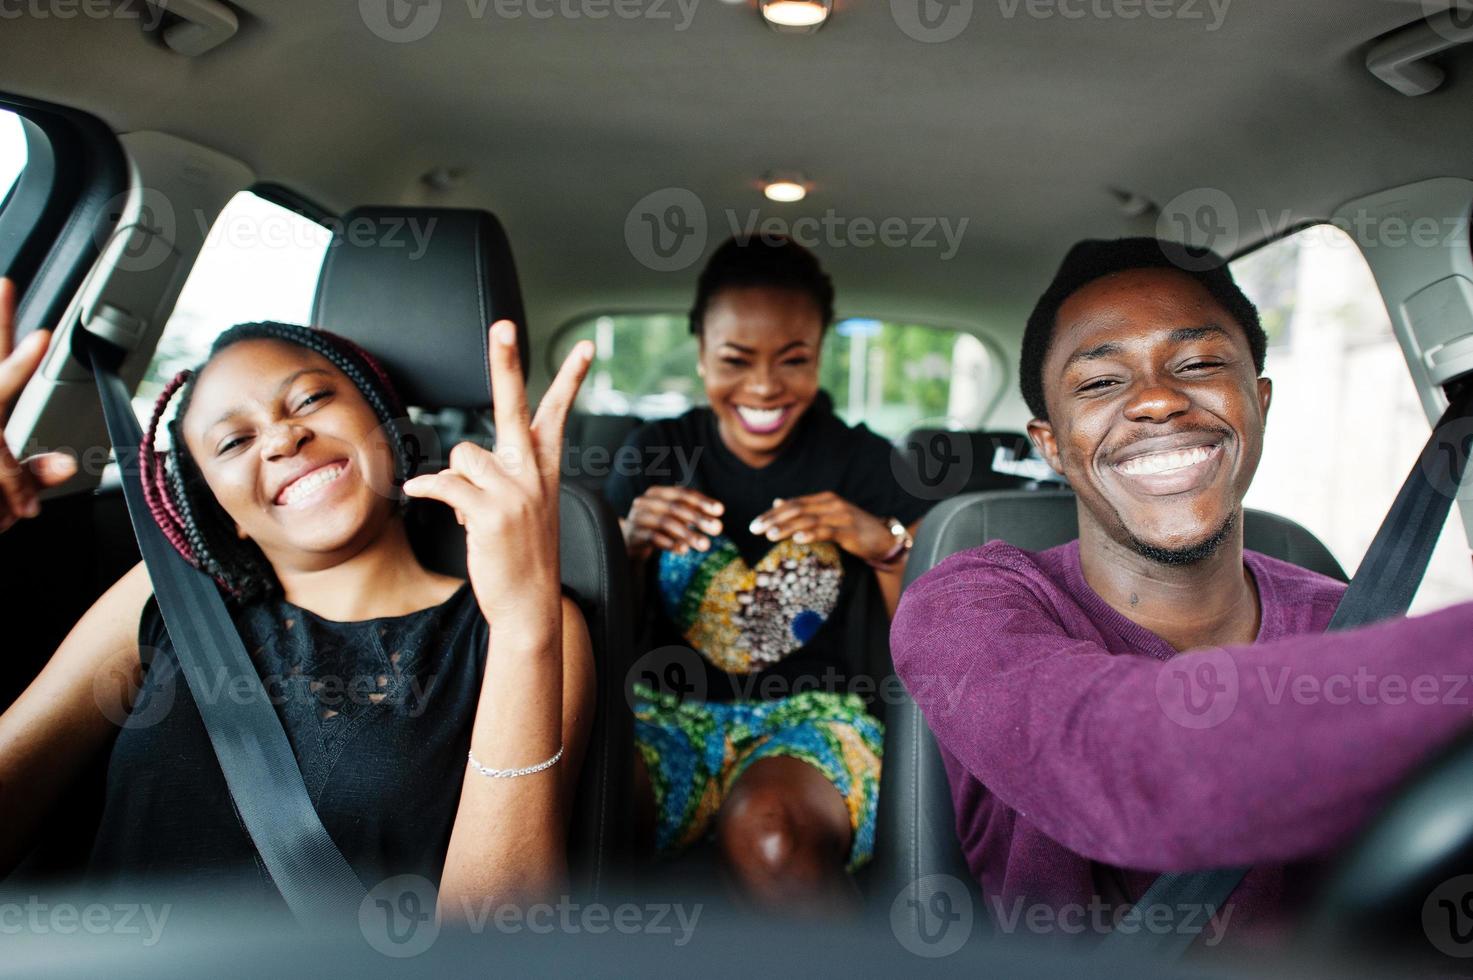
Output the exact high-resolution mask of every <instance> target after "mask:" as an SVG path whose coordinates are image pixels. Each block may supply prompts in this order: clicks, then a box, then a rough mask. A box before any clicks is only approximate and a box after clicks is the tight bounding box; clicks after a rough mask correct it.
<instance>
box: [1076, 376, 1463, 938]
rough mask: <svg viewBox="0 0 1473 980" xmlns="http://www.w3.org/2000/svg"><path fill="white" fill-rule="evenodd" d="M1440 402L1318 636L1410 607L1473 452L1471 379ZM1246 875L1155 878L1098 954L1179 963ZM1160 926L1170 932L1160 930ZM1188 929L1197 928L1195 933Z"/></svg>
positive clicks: (1227, 872)
mask: <svg viewBox="0 0 1473 980" xmlns="http://www.w3.org/2000/svg"><path fill="white" fill-rule="evenodd" d="M1447 396H1448V405H1447V411H1445V412H1443V413H1442V417H1441V418H1440V419H1438V420H1437V424H1436V425H1435V426H1433V427H1432V435H1431V436H1430V437H1428V439H1427V444H1426V445H1425V446H1423V447H1422V452H1421V453H1420V454H1418V456H1417V461H1416V463H1415V464H1414V465H1413V466H1412V472H1411V473H1410V474H1409V475H1408V476H1407V478H1406V482H1405V483H1403V484H1402V486H1401V490H1400V491H1399V492H1398V493H1397V495H1396V499H1395V500H1394V501H1392V504H1391V509H1390V510H1389V511H1387V512H1386V518H1385V520H1383V521H1382V522H1381V528H1380V530H1378V531H1377V532H1376V537H1375V539H1374V540H1372V541H1371V546H1370V548H1369V549H1367V551H1366V556H1365V558H1363V559H1361V563H1360V567H1359V568H1357V569H1356V570H1355V575H1354V576H1352V577H1351V580H1350V585H1349V586H1347V587H1346V589H1345V594H1344V595H1342V596H1341V597H1340V604H1339V605H1338V606H1336V607H1335V614H1334V615H1333V616H1332V617H1330V623H1329V625H1328V626H1326V627H1325V632H1327V633H1328V632H1334V631H1335V630H1348V629H1355V628H1356V627H1359V626H1368V625H1370V624H1371V623H1376V622H1380V621H1381V620H1383V619H1390V618H1391V617H1393V616H1403V615H1405V614H1406V611H1407V610H1408V609H1410V608H1411V605H1412V597H1413V596H1415V595H1416V593H1417V587H1418V586H1420V585H1421V584H1422V576H1423V575H1425V574H1426V573H1427V564H1428V562H1430V561H1431V560H1432V549H1433V547H1434V546H1435V545H1436V544H1437V538H1438V536H1439V535H1440V534H1441V533H1442V528H1443V525H1445V524H1446V523H1447V517H1448V512H1449V511H1450V510H1451V509H1452V503H1453V499H1454V498H1455V497H1456V496H1457V494H1458V487H1459V486H1460V485H1461V484H1462V482H1463V471H1464V468H1465V467H1466V465H1467V462H1468V456H1469V452H1470V448H1473V446H1470V443H1473V427H1470V426H1469V425H1468V422H1469V420H1470V418H1473V378H1464V379H1462V380H1460V381H1459V382H1458V383H1456V384H1455V385H1450V386H1448V388H1447ZM1247 873H1248V869H1247V868H1219V869H1215V870H1212V871H1183V872H1176V873H1171V874H1163V875H1161V876H1160V877H1159V878H1157V879H1156V880H1155V881H1153V882H1151V887H1150V888H1147V889H1146V893H1145V894H1144V895H1142V896H1141V898H1140V901H1138V902H1136V903H1135V905H1134V906H1132V907H1131V909H1130V910H1129V911H1128V912H1127V913H1126V914H1125V915H1124V916H1122V917H1121V919H1120V922H1119V923H1117V924H1116V926H1115V930H1114V931H1113V932H1111V933H1110V934H1109V935H1108V936H1106V937H1105V939H1104V942H1103V943H1102V944H1101V947H1100V948H1101V950H1108V951H1110V952H1126V951H1129V952H1132V953H1137V954H1147V955H1152V954H1154V955H1157V956H1163V957H1166V958H1168V959H1175V958H1177V957H1179V956H1181V955H1182V954H1183V953H1185V952H1186V951H1187V948H1188V947H1189V946H1191V945H1192V942H1193V941H1194V940H1195V939H1196V938H1197V935H1198V934H1199V933H1200V931H1201V929H1202V928H1205V927H1206V918H1204V917H1201V916H1200V913H1201V911H1203V910H1205V909H1211V910H1212V913H1211V914H1212V915H1215V914H1217V912H1218V911H1219V910H1220V909H1221V908H1222V907H1223V905H1224V904H1225V903H1226V902H1227V899H1228V896H1229V895H1231V894H1232V892H1233V889H1235V888H1237V887H1238V883H1239V882H1241V881H1242V880H1243V876H1244V875H1246V874H1247ZM1183 914H1185V915H1187V916H1190V917H1191V918H1190V919H1189V920H1188V921H1187V922H1186V923H1183V922H1181V921H1180V917H1181V916H1182V915H1183ZM1143 920H1148V921H1150V922H1151V923H1152V924H1151V926H1150V927H1149V929H1147V928H1143V927H1142V922H1143ZM1166 922H1169V923H1170V924H1171V925H1170V928H1166V927H1165V926H1163V925H1162V923H1166ZM1192 923H1201V925H1200V926H1198V927H1197V928H1196V930H1195V931H1194V930H1192V929H1191V928H1190V925H1191V924H1192Z"/></svg>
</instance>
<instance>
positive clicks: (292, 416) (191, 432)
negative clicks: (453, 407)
mask: <svg viewBox="0 0 1473 980" xmlns="http://www.w3.org/2000/svg"><path fill="white" fill-rule="evenodd" d="M13 296H14V294H13V290H12V289H11V288H10V285H9V283H6V282H4V281H3V280H0V355H5V354H9V353H10V342H9V341H10V323H11V316H10V314H11V310H12V309H13ZM42 339H43V341H44V338H42ZM44 350H45V344H44V342H42V341H37V340H35V339H28V343H27V344H26V345H22V347H21V348H20V349H18V350H17V351H16V352H15V353H14V354H13V355H11V356H9V357H8V358H7V359H6V360H5V361H4V363H3V364H0V401H3V402H4V403H5V404H6V405H8V404H9V402H10V401H11V400H13V398H14V397H15V395H16V394H17V393H18V392H19V390H20V388H21V387H22V386H23V385H24V383H25V380H26V378H27V377H29V375H30V373H31V372H32V371H34V369H35V367H36V364H37V363H39V361H40V357H41V354H42V353H43V352H44ZM489 350H490V359H491V373H492V378H493V381H494V383H495V386H496V395H497V398H496V400H495V404H496V415H497V430H498V434H499V435H500V440H499V445H498V447H497V451H496V453H494V454H493V453H491V452H488V451H486V450H484V449H481V448H479V447H477V446H474V445H471V444H468V443H467V444H463V445H460V446H457V447H456V448H455V450H454V451H453V452H452V453H451V455H450V467H449V468H448V469H446V470H444V471H442V472H440V473H437V474H434V475H421V476H417V477H413V479H408V482H404V481H405V480H406V479H407V478H409V477H411V476H413V473H412V468H413V466H414V464H413V462H412V457H411V456H410V454H409V452H408V450H407V448H406V444H405V441H404V439H403V438H401V437H400V435H399V430H398V428H397V425H398V422H397V420H400V419H402V417H403V410H402V408H401V407H400V405H399V402H398V398H397V396H396V395H395V392H394V389H393V387H392V385H391V384H390V382H389V379H388V378H387V377H386V376H385V375H384V374H383V372H382V370H381V369H380V368H379V366H378V364H377V363H376V362H375V361H374V360H373V358H372V357H371V356H369V355H368V354H367V353H366V352H364V351H362V350H361V349H359V348H358V347H357V346H356V345H354V344H352V343H351V342H349V341H347V340H345V339H343V338H339V337H335V336H333V335H331V334H328V333H326V332H324V331H316V330H310V329H307V328H305V327H296V326H288V325H284V324H270V323H267V324H246V325H242V326H238V327H235V328H232V329H231V330H229V331H227V332H226V333H225V334H223V335H222V336H221V337H220V338H219V339H218V340H217V341H216V343H215V345H214V347H213V348H212V350H211V353H210V356H209V358H208V360H207V361H206V363H205V365H204V366H202V367H201V369H200V370H199V371H198V372H196V373H189V372H183V373H181V375H180V377H178V378H176V379H175V381H174V382H173V383H172V384H171V385H170V386H169V387H168V389H167V390H166V391H165V393H164V395H163V396H162V397H161V398H160V399H159V403H158V405H157V407H156V410H155V414H154V418H153V422H152V424H151V425H150V427H149V432H148V437H147V440H146V442H145V447H144V448H145V451H144V455H143V471H144V472H143V476H144V485H145V493H146V495H147V497H148V500H149V504H150V508H151V510H152V511H153V513H154V515H155V518H156V520H157V521H158V523H159V525H160V527H161V528H162V529H163V530H164V532H165V534H166V536H167V537H168V538H169V539H170V541H171V542H172V543H173V544H174V546H175V548H176V549H177V550H178V551H179V553H180V554H182V555H183V556H184V557H185V558H186V559H187V560H188V561H189V562H190V563H191V564H193V565H194V566H195V567H197V568H200V569H202V570H204V571H206V572H208V573H209V574H211V575H212V576H213V577H214V578H215V579H216V580H217V581H218V582H219V584H220V586H221V588H222V591H223V592H224V593H226V594H227V596H228V605H229V608H230V611H231V614H232V618H233V619H234V621H235V623H236V626H237V627H238V628H239V630H240V633H241V638H242V640H243V641H244V642H245V646H246V649H247V650H248V651H249V652H250V653H251V655H252V659H253V660H254V661H255V664H256V667H257V668H258V670H259V672H260V674H261V676H262V680H263V682H264V684H265V687H266V691H267V693H268V695H269V696H270V697H271V699H272V702H273V704H275V705H276V707H277V713H278V715H279V716H280V719H281V721H282V724H283V726H284V728H285V730H286V734H287V737H288V739H289V741H290V743H291V746H292V749H293V752H294V754H295V755H296V757H297V761H298V763H299V765H300V767H301V771H302V777H303V779H304V781H305V783H306V786H307V789H308V792H309V794H310V796H311V798H312V800H313V802H314V804H315V806H316V808H317V811H318V814H319V816H320V817H321V819H322V822H323V825H324V827H325V828H326V829H327V831H328V834H329V836H331V837H332V839H333V841H334V842H335V843H336V844H337V846H338V848H339V849H340V850H341V851H342V852H343V854H344V856H345V857H346V858H347V860H348V862H349V864H350V865H352V867H353V868H354V870H355V871H356V872H357V874H358V877H359V878H360V879H361V880H362V882H363V884H364V885H365V887H367V888H372V887H373V886H374V885H376V884H377V883H378V882H379V881H380V880H383V879H386V878H389V877H391V876H396V875H401V874H417V875H420V876H423V877H424V878H427V879H430V880H431V881H438V882H439V902H440V911H441V914H442V915H445V916H447V917H448V918H450V919H463V918H470V917H472V916H477V915H480V914H481V913H482V905H483V904H484V903H485V902H488V901H499V900H503V899H505V900H521V899H528V898H531V897H534V896H540V895H545V894H548V893H551V892H555V891H556V889H557V888H558V887H559V883H560V881H561V879H562V877H563V875H564V871H565V864H566V858H565V853H564V851H565V848H564V838H565V828H566V822H567V818H568V814H569V810H570V806H571V801H572V798H573V790H574V786H575V784H576V781H577V774H578V769H579V765H580V763H581V760H582V757H583V752H584V746H585V742H586V739H587V735H588V725H589V721H590V716H591V713H592V704H593V692H592V679H593V666H592V659H591V653H590V646H589V637H588V631H587V628H586V626H585V624H584V622H583V619H582V617H581V615H580V613H579V612H578V609H577V607H576V606H574V605H573V604H572V603H571V602H570V601H569V600H567V599H564V598H562V597H561V595H560V586H559V576H558V550H557V539H556V518H557V479H558V462H559V445H560V442H561V437H562V427H563V421H564V419H565V417H566V415H567V411H568V407H569V406H570V405H571V403H572V398H573V395H574V393H575V392H576V390H577V388H578V385H579V384H580V383H581V381H582V377H583V375H584V373H585V372H586V370H587V365H588V362H589V349H588V348H587V347H586V346H584V347H581V348H580V349H576V350H575V351H574V352H573V353H572V354H571V355H570V356H569V358H568V360H567V362H566V363H565V364H564V365H563V370H562V371H561V372H560V373H559V375H558V378H557V380H556V381H555V382H554V384H553V386H552V388H551V389H550V390H549V392H548V395H547V397H546V398H544V399H543V402H542V405H541V406H540V410H539V412H538V416H537V419H536V420H535V421H534V422H532V424H531V425H530V427H529V425H528V423H527V421H526V419H525V418H524V417H523V416H524V413H525V406H526V400H525V392H524V390H523V388H522V377H521V372H520V370H519V368H518V355H517V350H516V339H515V330H514V328H513V326H512V325H511V324H510V323H508V322H504V321H503V322H500V323H498V324H496V325H495V326H493V327H492V342H491V343H490V344H489ZM175 394H177V395H178V396H179V397H178V402H179V408H178V412H177V415H176V417H175V420H174V421H172V422H170V423H169V424H168V425H167V429H168V432H169V435H170V441H171V445H172V448H170V449H168V450H159V451H157V452H155V451H154V450H153V440H154V435H155V429H156V428H157V427H158V426H159V424H160V420H161V417H162V416H163V414H164V409H165V407H166V405H167V403H168V402H169V400H170V396H171V395H175ZM507 451H510V452H514V453H517V457H518V462H516V463H513V464H509V463H507V462H506V460H505V458H504V453H506V452H507ZM6 458H9V457H8V455H7V457H6ZM527 460H532V461H533V465H530V466H529V465H526V461H527ZM34 469H35V470H36V472H37V473H38V474H45V475H44V476H42V477H41V478H39V479H37V478H30V477H27V476H26V473H27V472H28V471H26V470H24V469H20V468H10V469H8V475H9V477H10V478H9V479H8V480H6V481H5V484H4V486H3V488H0V489H3V501H4V506H3V508H0V521H3V524H0V527H3V526H9V523H10V522H11V521H12V520H14V519H15V518H16V517H20V516H30V515H32V514H33V513H34V512H35V510H36V507H35V506H34V501H35V491H36V489H37V488H38V484H39V483H41V482H50V483H54V482H58V481H57V480H56V479H53V476H54V475H55V474H57V473H69V472H70V471H71V470H72V469H74V466H68V465H67V463H66V462H57V460H56V459H55V458H52V459H51V460H49V461H47V463H46V465H45V466H36V467H34ZM401 484H402V493H401V489H400V488H401ZM405 495H408V496H410V497H425V498H433V499H437V500H440V501H442V502H444V503H446V504H448V505H450V506H452V507H454V508H455V510H456V514H457V517H458V518H459V520H460V522H461V523H462V524H463V525H464V526H465V528H466V543H467V552H468V561H467V565H468V571H469V579H470V580H469V582H464V581H461V580H460V579H457V578H452V577H448V576H445V575H439V574H436V573H434V572H431V571H430V570H428V569H426V568H425V567H424V566H422V565H421V564H420V563H419V561H418V560H417V559H416V558H415V556H414V554H413V552H412V551H411V549H410V543H409V538H408V535H407V533H406V528H405V520H404V504H405V499H404V497H405ZM151 592H152V590H151V587H150V584H149V579H148V575H147V572H146V570H145V568H144V567H143V566H142V565H139V566H137V567H135V568H134V569H133V570H132V571H131V572H129V573H128V574H127V575H126V576H125V577H124V578H123V579H121V580H120V581H119V582H118V583H117V584H116V585H114V586H113V587H112V588H111V589H110V590H109V591H108V592H107V593H106V594H105V595H104V596H103V597H102V598H101V599H99V600H98V601H97V603H96V604H95V605H94V606H93V607H92V609H91V610H90V611H89V612H88V613H87V614H86V615H85V616H84V617H83V618H82V619H81V621H79V622H78V623H77V625H76V627H75V628H74V629H73V630H72V631H71V633H70V634H69V635H68V636H67V638H66V640H65V641H64V642H63V643H62V645H61V647H60V648H59V649H58V650H57V652H56V654H55V655H54V656H53V657H52V659H51V660H50V662H49V663H48V664H47V666H46V668H45V669H44V671H43V672H42V673H41V674H40V676H39V677H37V679H36V680H35V681H34V682H33V683H32V684H31V685H30V687H29V688H28V689H27V690H26V691H25V693H24V694H22V695H21V697H20V698H19V699H18V700H17V701H16V702H15V704H13V705H12V706H11V707H10V708H9V709H8V710H7V711H6V712H5V713H4V715H0V825H3V826H4V827H5V828H6V832H5V834H4V836H3V838H0V876H3V875H4V873H6V872H8V871H9V869H10V868H11V867H13V866H14V864H15V862H16V861H17V860H19V858H20V857H21V856H22V855H23V854H24V853H25V848H26V844H27V842H28V841H29V839H30V838H31V837H32V835H33V833H34V832H35V831H36V830H37V828H38V827H39V826H40V824H41V822H42V821H43V820H44V818H45V816H46V814H47V811H48V809H49V808H50V806H51V805H52V804H53V803H54V802H55V801H56V800H57V799H58V797H59V795H60V793H61V792H62V790H63V789H64V788H65V787H66V786H67V785H68V784H69V782H70V781H71V780H72V777H73V776H74V775H75V774H76V773H78V772H79V771H80V770H82V768H83V767H84V766H85V765H86V764H87V763H88V761H89V760H90V759H91V758H93V757H94V756H95V755H96V754H97V753H98V752H99V751H101V750H104V749H106V748H107V747H108V745H109V743H111V760H110V763H109V766H108V774H107V789H106V805H105V810H104V813H103V818H102V824H101V828H100V830H99V833H98V836H97V839H96V841H95V842H94V843H93V844H92V851H91V855H92V856H91V862H90V871H91V874H90V877H91V878H92V879H93V880H95V881H97V882H98V883H101V884H111V885H117V884H123V883H128V882H131V881H135V880H136V879H138V878H139V877H140V876H142V875H144V874H149V875H165V876H168V877H169V878H170V879H171V880H175V881H179V882H182V883H184V884H191V883H194V884H198V883H202V882H210V883H211V884H212V886H215V885H218V884H220V883H222V882H223V883H226V884H228V885H231V886H238V887H239V888H241V889H243V890H244V891H245V893H246V894H247V896H249V895H252V894H260V895H262V897H266V898H267V900H268V901H271V902H274V901H275V899H274V898H272V897H270V896H273V895H274V894H275V893H274V889H273V888H272V885H271V882H270V879H269V878H268V877H267V876H266V875H265V874H264V872H262V871H259V870H258V868H257V865H258V863H259V862H258V860H257V856H256V853H255V850H254V848H253V846H252V844H251V840H250V839H249V837H248V836H247V835H246V833H245V831H244V829H243V828H242V826H241V824H240V822H239V820H238V819H237V817H236V814H235V812H234V810H233V808H232V805H231V800H230V796H229V792H228V790H227V789H226V786H225V783H224V778H223V776H222V774H221V771H220V768H219V765H218V763H217V761H216V759H215V756H214V753H213V751H212V749H211V745H210V741H209V739H208V737H207V735H206V733H205V729H204V725H203V722H202V721H201V718H200V714H199V710H198V706H199V705H200V704H205V703H207V702H206V699H207V698H210V697H222V696H224V697H228V696H230V693H229V690H228V689H221V690H216V691H214V692H210V691H191V690H190V689H189V687H188V686H187V685H186V684H185V683H183V680H182V677H181V675H180V666H179V661H178V659H177V657H176V654H175V651H174V648H173V646H172V644H171V642H170V639H169V636H168V634H167V632H166V631H165V630H164V627H163V623H162V620H161V619H160V615H159V611H158V607H157V605H156V604H155V602H154V601H153V599H152V597H151ZM488 624H491V625H488ZM492 625H494V642H493V633H492V628H491V626H492ZM134 692H136V699H135V697H134V696H133V695H134ZM120 726H121V732H120V731H119V728H120ZM468 755H469V759H468ZM468 763H469V764H468ZM542 763H546V764H545V765H538V764H542ZM483 767H499V768H500V769H502V770H504V771H502V772H501V773H500V774H499V775H500V776H501V777H505V778H487V776H488V775H490V773H484V769H483ZM506 770H513V771H506ZM515 770H531V771H515ZM483 773H484V774H483ZM517 777H519V778H517ZM80 845H82V842H79V846H80Z"/></svg>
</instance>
